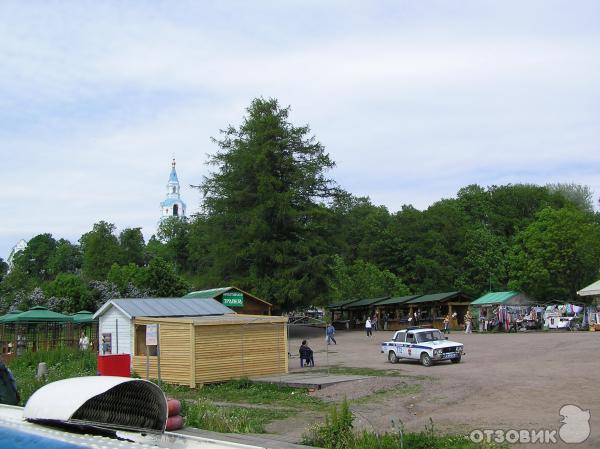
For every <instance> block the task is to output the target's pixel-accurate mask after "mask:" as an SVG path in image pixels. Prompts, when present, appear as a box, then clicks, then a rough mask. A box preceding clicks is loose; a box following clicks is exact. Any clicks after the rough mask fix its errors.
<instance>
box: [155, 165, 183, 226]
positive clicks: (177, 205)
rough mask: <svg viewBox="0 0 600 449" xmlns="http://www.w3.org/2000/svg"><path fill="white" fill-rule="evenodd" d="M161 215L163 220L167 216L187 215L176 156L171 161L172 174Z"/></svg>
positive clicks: (161, 207)
mask: <svg viewBox="0 0 600 449" xmlns="http://www.w3.org/2000/svg"><path fill="white" fill-rule="evenodd" d="M160 210H161V216H160V219H161V220H163V219H165V218H167V217H185V203H184V202H183V201H182V200H181V196H180V194H179V179H177V171H176V170H175V158H173V162H171V174H170V175H169V182H167V197H166V198H165V200H164V201H162V202H161V203H160Z"/></svg>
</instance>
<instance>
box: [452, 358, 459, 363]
mask: <svg viewBox="0 0 600 449" xmlns="http://www.w3.org/2000/svg"><path fill="white" fill-rule="evenodd" d="M450 361H451V362H452V363H460V356H458V357H456V358H455V359H450Z"/></svg>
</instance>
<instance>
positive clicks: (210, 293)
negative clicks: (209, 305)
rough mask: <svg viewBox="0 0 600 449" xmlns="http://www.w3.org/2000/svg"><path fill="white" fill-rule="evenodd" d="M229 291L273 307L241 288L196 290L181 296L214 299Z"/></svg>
mask: <svg viewBox="0 0 600 449" xmlns="http://www.w3.org/2000/svg"><path fill="white" fill-rule="evenodd" d="M231 290H234V291H236V292H240V293H243V294H244V296H246V297H248V298H253V299H255V300H256V301H260V302H262V303H264V304H267V305H268V306H272V305H273V304H271V303H270V302H269V301H265V300H264V299H260V298H259V297H258V296H254V295H253V294H251V293H248V292H246V291H244V290H242V289H241V288H238V287H233V286H232V287H219V288H211V289H210V290H198V291H196V292H191V293H188V294H187V295H185V296H183V298H203V299H215V298H216V297H217V296H220V295H222V294H223V293H225V292H228V291H231Z"/></svg>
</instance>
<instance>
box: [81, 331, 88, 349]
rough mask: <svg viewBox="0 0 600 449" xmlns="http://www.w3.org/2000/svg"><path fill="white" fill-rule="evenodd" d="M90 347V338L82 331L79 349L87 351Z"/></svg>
mask: <svg viewBox="0 0 600 449" xmlns="http://www.w3.org/2000/svg"><path fill="white" fill-rule="evenodd" d="M89 347H90V339H89V338H87V335H85V333H84V332H82V333H81V338H80V339H79V349H80V350H81V351H87V350H88V348H89Z"/></svg>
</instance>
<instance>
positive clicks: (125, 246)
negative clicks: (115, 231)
mask: <svg viewBox="0 0 600 449" xmlns="http://www.w3.org/2000/svg"><path fill="white" fill-rule="evenodd" d="M119 246H120V248H121V263H122V264H129V263H134V264H136V265H138V266H141V265H143V264H144V262H145V256H146V243H145V242H144V235H143V234H142V228H126V229H123V230H122V231H121V233H120V234H119Z"/></svg>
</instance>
